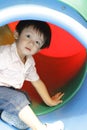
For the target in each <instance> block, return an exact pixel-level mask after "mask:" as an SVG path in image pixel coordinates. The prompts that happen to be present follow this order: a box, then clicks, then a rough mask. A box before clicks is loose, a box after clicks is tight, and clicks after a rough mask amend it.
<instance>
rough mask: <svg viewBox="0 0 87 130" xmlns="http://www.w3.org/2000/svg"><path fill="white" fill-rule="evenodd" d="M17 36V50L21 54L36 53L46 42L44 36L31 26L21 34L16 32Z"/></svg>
mask: <svg viewBox="0 0 87 130" xmlns="http://www.w3.org/2000/svg"><path fill="white" fill-rule="evenodd" d="M15 37H17V41H16V42H17V50H18V53H19V54H20V56H28V55H34V54H36V53H37V52H38V51H39V50H40V48H41V47H42V45H43V44H44V36H43V34H41V33H40V32H39V31H37V30H36V29H34V28H33V26H29V27H28V28H25V29H24V30H23V31H22V32H21V34H20V36H19V35H18V33H17V32H15Z"/></svg>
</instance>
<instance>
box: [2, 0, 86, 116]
mask: <svg viewBox="0 0 87 130" xmlns="http://www.w3.org/2000/svg"><path fill="white" fill-rule="evenodd" d="M8 1H9V2H8V3H7V2H6V3H4V2H2V1H0V3H1V4H0V10H1V11H0V21H1V22H0V26H4V25H5V24H8V27H9V29H11V31H13V30H14V27H15V24H16V22H17V21H19V20H22V19H24V20H26V19H36V20H42V21H46V22H48V23H49V25H50V27H51V29H52V40H51V46H50V48H49V49H44V50H42V51H40V52H39V53H38V54H37V55H35V60H36V65H37V70H38V73H39V74H40V76H41V78H42V79H43V81H44V82H45V83H46V85H47V88H48V90H49V93H50V94H51V95H53V94H54V93H56V92H57V91H59V90H62V91H63V92H64V93H65V95H64V97H63V103H62V104H59V105H57V106H56V107H51V108H50V107H48V106H46V105H45V104H43V102H42V100H41V99H40V97H39V96H38V95H37V93H36V92H35V90H34V89H33V87H32V86H31V84H29V83H28V82H25V83H24V86H23V89H24V90H26V91H27V92H28V93H29V95H30V97H31V98H32V104H31V107H32V109H33V110H34V112H35V113H36V114H37V115H42V114H47V113H48V112H52V111H54V110H56V109H58V108H60V107H63V106H64V105H65V104H66V103H67V102H68V101H70V100H71V99H72V97H74V96H75V94H76V93H77V91H79V89H80V88H81V85H82V83H83V82H84V79H85V75H86V48H87V36H86V35H87V29H86V28H87V22H86V21H87V11H86V8H87V1H86V0H81V1H79V3H78V4H76V1H75V2H74V1H73V0H72V1H71V0H58V1H54V0H52V1H51V2H50V0H47V1H46V2H44V0H42V1H40V0H35V1H28V0H27V1H26V2H25V1H24V0H22V1H21V0H15V1H14V2H13V1H10V0H8ZM77 2H78V0H77ZM83 7H84V10H83ZM7 14H8V15H7ZM43 63H44V64H43ZM29 86H30V87H29Z"/></svg>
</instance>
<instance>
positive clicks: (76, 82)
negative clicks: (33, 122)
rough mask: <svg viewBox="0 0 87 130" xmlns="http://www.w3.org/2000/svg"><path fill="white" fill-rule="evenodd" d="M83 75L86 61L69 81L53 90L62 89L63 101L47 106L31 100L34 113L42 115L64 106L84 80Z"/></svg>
mask: <svg viewBox="0 0 87 130" xmlns="http://www.w3.org/2000/svg"><path fill="white" fill-rule="evenodd" d="M85 75H86V63H85V64H84V65H83V67H82V68H81V70H80V71H79V73H78V74H77V75H76V76H75V77H74V78H73V79H72V80H71V81H69V82H68V83H67V84H66V85H65V86H63V87H62V88H61V89H60V90H59V89H58V90H55V92H58V91H62V92H64V93H65V95H64V96H63V103H61V104H59V105H57V106H55V107H49V106H46V105H45V104H44V103H40V104H39V103H36V102H33V103H32V105H31V108H32V109H33V111H34V112H35V113H36V115H43V114H47V113H49V112H52V111H54V110H56V109H58V108H60V107H62V106H64V105H65V104H66V103H67V102H68V101H70V100H71V99H72V97H73V96H74V95H75V94H76V93H77V92H78V90H79V89H80V87H81V85H82V83H83V81H84V78H85Z"/></svg>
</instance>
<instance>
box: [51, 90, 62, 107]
mask: <svg viewBox="0 0 87 130" xmlns="http://www.w3.org/2000/svg"><path fill="white" fill-rule="evenodd" d="M63 95H64V93H62V92H58V93H57V94H55V95H54V96H52V97H51V99H52V106H56V105H58V104H59V103H62V102H63V101H62V99H61V98H62V97H63Z"/></svg>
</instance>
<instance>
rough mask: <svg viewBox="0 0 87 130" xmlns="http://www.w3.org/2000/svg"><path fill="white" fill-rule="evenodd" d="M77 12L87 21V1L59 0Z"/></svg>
mask: <svg viewBox="0 0 87 130" xmlns="http://www.w3.org/2000/svg"><path fill="white" fill-rule="evenodd" d="M58 1H61V2H64V3H66V4H68V5H69V6H71V7H73V8H74V9H75V10H77V11H78V12H79V13H80V15H82V16H83V17H84V19H85V20H87V0H58Z"/></svg>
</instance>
